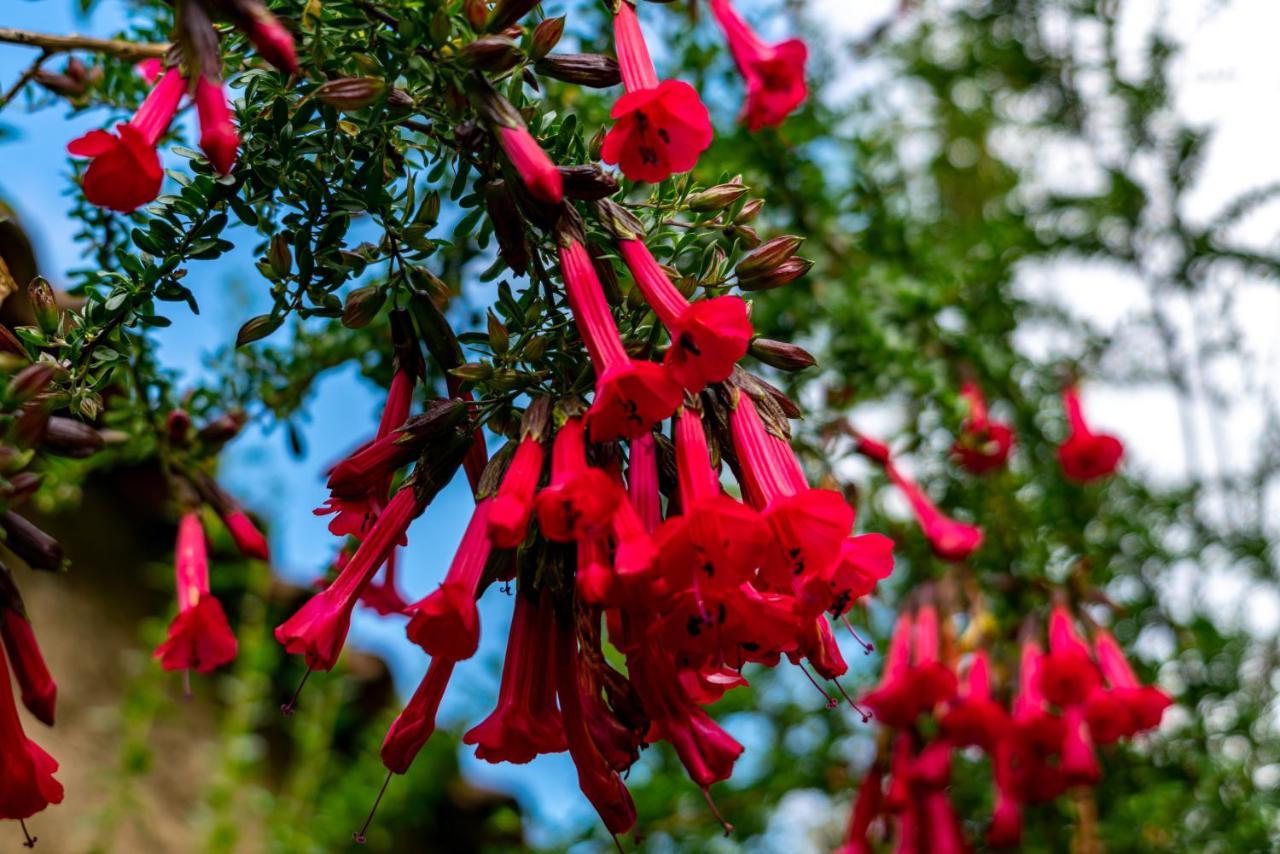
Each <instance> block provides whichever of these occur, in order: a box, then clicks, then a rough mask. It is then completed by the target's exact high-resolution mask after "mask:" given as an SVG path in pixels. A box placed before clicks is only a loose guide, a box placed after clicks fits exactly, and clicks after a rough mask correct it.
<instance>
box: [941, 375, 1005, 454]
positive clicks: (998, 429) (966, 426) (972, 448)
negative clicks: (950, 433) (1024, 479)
mask: <svg viewBox="0 0 1280 854" xmlns="http://www.w3.org/2000/svg"><path fill="white" fill-rule="evenodd" d="M960 396H961V397H963V398H964V399H965V400H967V401H968V402H969V417H968V418H966V419H965V420H964V423H963V424H962V425H961V428H960V436H959V437H958V438H957V439H956V442H955V444H954V445H953V446H952V448H951V453H952V454H953V455H954V456H955V458H956V462H958V463H959V464H960V467H961V468H963V469H964V470H965V471H968V472H970V473H972V474H986V473H987V472H990V471H995V470H996V469H999V468H1004V465H1005V463H1007V462H1008V461H1009V452H1010V451H1011V450H1013V430H1012V428H1010V427H1009V425H1008V424H1002V423H1001V422H999V421H992V420H991V419H990V418H989V417H988V416H987V401H986V398H984V397H983V395H982V389H980V388H978V386H977V385H976V384H975V383H972V382H966V383H965V384H964V385H963V386H962V387H961V388H960Z"/></svg>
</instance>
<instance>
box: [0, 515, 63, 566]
mask: <svg viewBox="0 0 1280 854" xmlns="http://www.w3.org/2000/svg"><path fill="white" fill-rule="evenodd" d="M0 528H3V529H4V534H5V540H4V544H5V545H6V546H8V547H9V551H11V552H13V553H14V554H16V555H17V556H18V557H20V558H22V559H23V560H24V561H26V562H27V566H29V567H31V568H32V569H38V570H41V571H43V572H58V571H60V570H61V569H62V568H63V564H64V562H65V559H64V557H63V554H62V546H61V545H59V544H58V541H57V540H55V539H54V538H53V537H51V536H49V535H48V534H46V533H45V532H44V531H42V530H40V529H39V528H37V527H36V526H35V525H33V524H31V523H30V522H28V521H27V520H26V519H24V518H23V517H22V516H19V515H18V514H17V513H14V512H13V511H12V510H6V511H5V512H4V513H3V514H0Z"/></svg>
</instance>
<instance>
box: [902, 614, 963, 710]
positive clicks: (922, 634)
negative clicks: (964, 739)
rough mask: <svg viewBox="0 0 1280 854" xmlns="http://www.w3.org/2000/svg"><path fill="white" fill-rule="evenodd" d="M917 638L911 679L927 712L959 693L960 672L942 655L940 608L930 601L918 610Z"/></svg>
mask: <svg viewBox="0 0 1280 854" xmlns="http://www.w3.org/2000/svg"><path fill="white" fill-rule="evenodd" d="M913 640H914V641H915V643H914V644H913V645H912V646H913V650H912V653H913V654H912V659H911V670H910V672H909V673H908V675H907V679H908V682H909V684H910V686H911V693H912V694H913V695H914V696H915V697H916V702H917V703H918V704H919V707H920V711H922V712H927V711H929V710H930V709H932V708H933V707H934V706H936V705H938V704H939V703H944V702H946V701H947V700H950V699H951V698H952V697H954V696H955V695H956V675H955V674H954V673H952V672H951V668H949V667H947V666H946V665H945V664H943V663H942V662H941V661H940V660H939V658H938V609H937V608H936V607H934V606H933V605H932V604H930V603H925V604H923V605H921V606H920V607H919V608H918V609H917V610H916V625H915V631H914V636H913Z"/></svg>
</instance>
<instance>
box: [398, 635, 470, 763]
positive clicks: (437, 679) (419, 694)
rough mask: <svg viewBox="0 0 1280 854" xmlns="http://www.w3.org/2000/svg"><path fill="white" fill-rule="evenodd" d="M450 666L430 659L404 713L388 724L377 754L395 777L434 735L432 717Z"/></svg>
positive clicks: (443, 660) (447, 678)
mask: <svg viewBox="0 0 1280 854" xmlns="http://www.w3.org/2000/svg"><path fill="white" fill-rule="evenodd" d="M454 664H455V662H453V661H450V660H449V659H447V658H433V659H431V664H430V665H429V666H428V667H427V675H426V676H423V677H422V681H421V682H419V683H418V689H417V690H416V691H414V692H413V696H412V697H410V698H409V702H408V704H407V705H406V706H405V707H404V710H403V711H401V712H400V714H399V715H397V716H396V719H395V720H394V721H392V723H391V729H389V730H388V731H387V737H386V738H385V739H384V740H383V742H382V751H381V757H382V764H383V765H384V766H385V767H386V769H387V770H388V771H391V772H393V773H396V774H403V773H405V772H406V771H408V770H409V766H410V765H412V764H413V760H414V759H415V758H417V756H418V752H419V751H421V750H422V747H423V745H425V744H426V743H427V740H428V739H430V738H431V734H432V733H434V732H435V731H436V713H437V712H438V711H439V710H440V701H441V700H442V699H443V698H444V689H445V688H447V687H448V685H449V678H450V677H451V676H453V666H454Z"/></svg>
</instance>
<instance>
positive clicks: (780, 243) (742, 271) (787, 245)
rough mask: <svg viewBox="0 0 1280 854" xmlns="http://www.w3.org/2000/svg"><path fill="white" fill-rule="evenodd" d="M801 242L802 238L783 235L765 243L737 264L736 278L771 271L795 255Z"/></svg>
mask: <svg viewBox="0 0 1280 854" xmlns="http://www.w3.org/2000/svg"><path fill="white" fill-rule="evenodd" d="M803 242H804V238H803V237H796V236H795V235H794V234H784V235H782V236H781V237H775V238H773V239H772V240H767V241H765V242H764V243H763V244H762V245H761V246H760V248H759V249H756V250H755V251H754V252H752V253H751V254H750V255H748V256H747V257H746V258H743V259H742V260H741V261H739V262H738V266H737V268H736V269H737V272H738V276H739V277H747V278H750V277H751V276H756V275H759V274H761V273H765V272H768V271H769V270H772V269H773V268H775V267H777V266H778V265H779V264H781V263H782V262H783V261H786V260H787V259H788V258H790V257H791V256H792V255H794V254H796V250H797V249H799V248H800V244H801V243H803Z"/></svg>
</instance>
